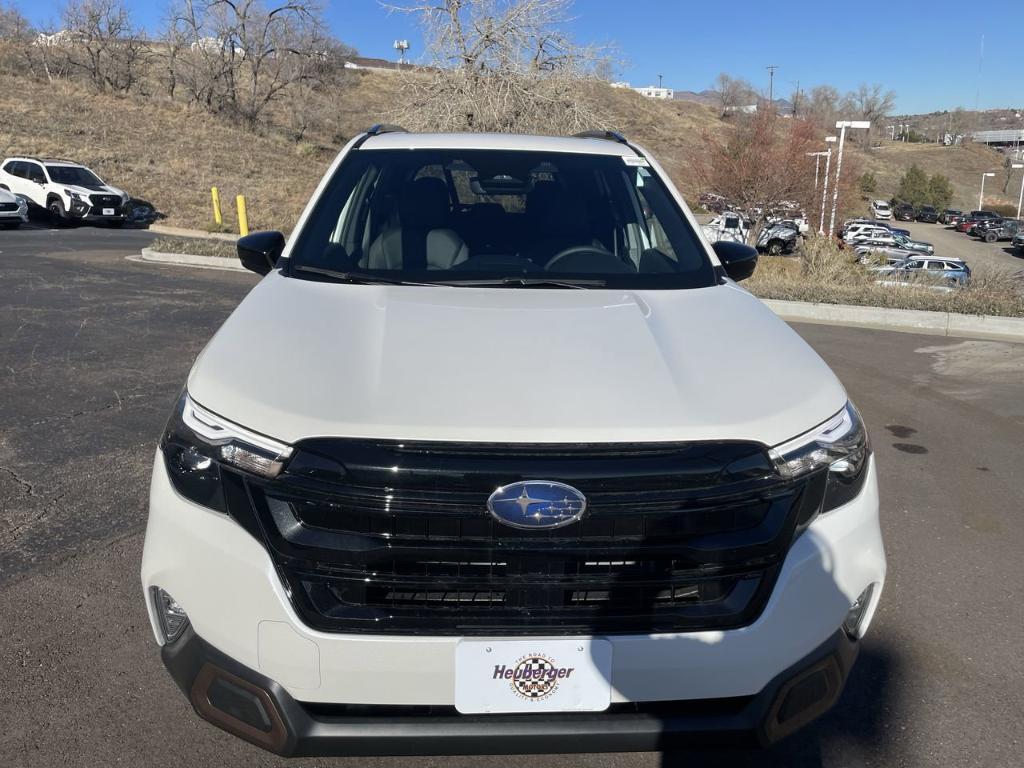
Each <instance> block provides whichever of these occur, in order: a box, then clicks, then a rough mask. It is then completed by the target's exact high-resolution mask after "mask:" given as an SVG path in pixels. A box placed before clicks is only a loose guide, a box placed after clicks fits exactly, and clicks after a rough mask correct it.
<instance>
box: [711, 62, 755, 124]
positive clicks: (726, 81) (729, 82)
mask: <svg viewBox="0 0 1024 768" xmlns="http://www.w3.org/2000/svg"><path fill="white" fill-rule="evenodd" d="M714 89H715V92H716V94H717V95H718V106H719V107H720V109H721V112H722V114H723V115H725V114H726V113H728V112H731V111H732V110H734V109H735V108H736V107H741V106H743V105H744V104H745V103H746V104H749V103H751V101H752V99H751V97H752V96H753V94H754V87H753V86H752V85H751V84H750V83H748V82H747V81H746V80H742V79H739V78H735V77H730V76H729V75H727V74H726V73H725V72H721V73H719V75H718V77H716V78H715V84H714ZM748 100H750V101H748Z"/></svg>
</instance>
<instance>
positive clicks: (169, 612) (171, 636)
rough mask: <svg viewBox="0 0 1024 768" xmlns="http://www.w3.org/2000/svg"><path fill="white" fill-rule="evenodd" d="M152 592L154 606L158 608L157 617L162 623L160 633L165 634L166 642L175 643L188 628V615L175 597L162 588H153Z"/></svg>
mask: <svg viewBox="0 0 1024 768" xmlns="http://www.w3.org/2000/svg"><path fill="white" fill-rule="evenodd" d="M150 591H151V592H152V593H153V604H154V606H155V607H156V615H157V619H158V620H159V621H160V631H161V632H162V633H163V636H164V642H165V643H173V642H174V641H175V640H177V639H178V638H179V637H181V634H182V633H183V632H184V631H185V628H186V627H188V614H187V613H185V609H184V608H182V607H181V606H180V605H178V603H177V601H176V600H175V599H174V598H173V597H171V596H170V595H169V594H167V593H166V592H164V591H163V590H162V589H160V587H152V588H151V590H150Z"/></svg>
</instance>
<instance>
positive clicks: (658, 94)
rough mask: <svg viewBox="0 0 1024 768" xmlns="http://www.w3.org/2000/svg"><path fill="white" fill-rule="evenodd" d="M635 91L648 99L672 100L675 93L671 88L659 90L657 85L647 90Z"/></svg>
mask: <svg viewBox="0 0 1024 768" xmlns="http://www.w3.org/2000/svg"><path fill="white" fill-rule="evenodd" d="M633 90H634V91H636V92H637V93H639V94H640V95H641V96H646V97H647V98H648V99H671V98H672V96H673V94H674V93H675V92H674V91H673V90H672V89H671V88H659V87H658V86H656V85H648V86H647V87H646V88H634V89H633Z"/></svg>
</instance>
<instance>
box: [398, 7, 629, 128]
mask: <svg viewBox="0 0 1024 768" xmlns="http://www.w3.org/2000/svg"><path fill="white" fill-rule="evenodd" d="M385 5H386V7H388V8H390V9H391V10H394V11H401V12H406V13H411V14H415V15H416V16H417V17H418V18H419V21H420V23H421V25H422V28H423V35H424V39H425V41H426V46H427V58H428V61H429V64H430V65H431V66H429V67H426V68H419V69H416V70H413V71H411V72H409V73H408V76H407V78H406V80H405V82H404V85H403V88H402V94H401V95H402V102H403V104H402V107H400V108H399V109H398V110H397V111H396V114H395V119H396V120H398V121H400V122H402V124H403V125H408V126H409V127H410V128H416V129H421V130H477V131H505V132H511V131H534V132H538V133H547V132H551V133H567V132H573V131H578V130H581V129H584V128H599V127H602V125H603V121H602V120H601V118H600V116H599V113H598V110H597V109H596V108H595V106H594V100H593V97H592V94H593V89H594V87H595V86H596V85H597V82H598V81H599V80H602V79H607V78H608V76H609V74H610V68H611V63H610V56H609V54H608V51H607V50H606V49H603V48H599V47H594V46H581V45H578V44H576V43H575V42H574V41H573V40H571V39H570V38H569V37H568V36H567V35H566V34H565V32H564V31H563V28H564V24H565V22H566V21H567V20H568V11H569V8H570V7H571V5H572V0H435V1H434V2H431V1H430V0H418V1H416V2H408V3H404V4H399V5H388V4H385Z"/></svg>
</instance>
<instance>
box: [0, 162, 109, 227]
mask: <svg viewBox="0 0 1024 768" xmlns="http://www.w3.org/2000/svg"><path fill="white" fill-rule="evenodd" d="M0 188H3V189H8V190H10V191H11V192H13V193H15V194H17V195H21V196H22V197H24V198H25V199H27V200H28V201H29V203H30V204H32V205H35V206H37V207H39V208H44V209H46V210H47V211H48V212H49V214H50V220H51V221H52V222H53V223H54V224H58V225H60V224H65V223H69V222H73V221H93V222H106V223H109V224H111V225H113V226H119V225H121V224H123V223H124V221H125V215H126V206H127V203H128V201H129V197H128V194H127V193H126V192H124V191H123V190H120V189H118V188H117V187H112V186H110V185H108V184H106V183H104V182H103V181H102V180H101V179H100V178H99V176H97V175H96V174H95V173H93V172H92V171H90V170H89V169H88V168H86V167H85V166H84V165H80V164H78V163H75V162H72V161H70V160H58V159H40V158H37V157H9V158H7V159H6V160H4V161H3V163H0Z"/></svg>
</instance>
